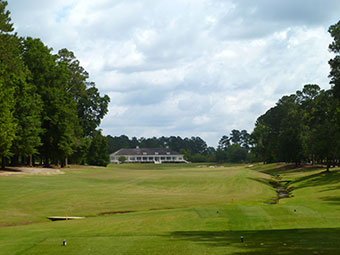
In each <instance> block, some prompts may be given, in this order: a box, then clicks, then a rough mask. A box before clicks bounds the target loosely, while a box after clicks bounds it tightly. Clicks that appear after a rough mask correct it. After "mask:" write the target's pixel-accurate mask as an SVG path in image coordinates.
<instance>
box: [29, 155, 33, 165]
mask: <svg viewBox="0 0 340 255" xmlns="http://www.w3.org/2000/svg"><path fill="white" fill-rule="evenodd" d="M29 160H30V161H29V166H30V167H32V166H33V156H32V154H30V157H29Z"/></svg>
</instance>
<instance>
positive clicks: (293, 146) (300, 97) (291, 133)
mask: <svg viewBox="0 0 340 255" xmlns="http://www.w3.org/2000/svg"><path fill="white" fill-rule="evenodd" d="M329 33H330V35H331V36H332V38H333V41H332V43H331V44H330V45H329V50H330V51H331V52H333V53H334V54H335V56H334V58H333V59H331V60H330V61H329V65H330V68H331V71H330V74H329V78H331V80H330V84H331V85H332V86H331V88H330V89H326V90H325V89H321V88H320V87H319V86H318V85H317V84H308V85H305V86H304V87H303V89H302V90H299V91H297V92H296V93H295V94H292V95H289V96H283V97H282V98H281V99H280V100H279V101H278V102H277V103H276V105H275V106H274V107H272V108H271V109H269V110H268V111H267V112H266V113H265V114H263V115H262V116H260V117H259V118H258V119H257V121H256V124H255V128H254V131H253V132H252V134H251V139H252V143H253V148H252V152H253V153H254V155H255V157H256V159H257V160H258V161H263V162H265V163H270V162H279V161H283V162H294V163H295V164H296V166H298V165H299V164H300V163H301V162H310V163H322V164H326V165H327V171H329V168H330V166H331V165H340V140H339V138H340V21H339V22H338V23H337V24H335V25H332V26H330V27H329Z"/></svg>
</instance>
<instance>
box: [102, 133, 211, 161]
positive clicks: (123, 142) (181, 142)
mask: <svg viewBox="0 0 340 255" xmlns="http://www.w3.org/2000/svg"><path fill="white" fill-rule="evenodd" d="M107 140H108V152H109V153H113V152H115V151H117V150H119V149H131V148H136V147H140V148H169V149H171V150H174V151H177V152H180V153H182V154H184V157H185V159H186V160H189V161H193V162H214V161H215V148H213V147H208V146H207V143H206V142H205V141H204V140H203V139H202V138H200V137H198V136H197V137H194V136H193V137H191V138H187V137H186V138H181V137H180V136H170V137H164V136H162V137H159V138H157V137H151V138H145V137H141V138H136V137H132V138H131V139H130V138H129V137H128V136H126V135H121V136H115V137H112V136H110V135H108V136H107Z"/></svg>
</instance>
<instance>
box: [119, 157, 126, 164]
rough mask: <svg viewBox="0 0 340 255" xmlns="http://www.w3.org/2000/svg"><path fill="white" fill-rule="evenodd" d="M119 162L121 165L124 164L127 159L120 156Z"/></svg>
mask: <svg viewBox="0 0 340 255" xmlns="http://www.w3.org/2000/svg"><path fill="white" fill-rule="evenodd" d="M118 160H119V162H120V163H124V162H125V161H126V157H124V156H120V157H119V159H118Z"/></svg>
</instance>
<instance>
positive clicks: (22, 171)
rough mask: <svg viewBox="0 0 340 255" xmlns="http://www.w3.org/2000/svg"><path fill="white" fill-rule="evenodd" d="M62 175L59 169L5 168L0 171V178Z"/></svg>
mask: <svg viewBox="0 0 340 255" xmlns="http://www.w3.org/2000/svg"><path fill="white" fill-rule="evenodd" d="M54 174H64V172H63V171H61V170H60V169H55V168H42V167H6V169H5V170H0V177H2V176H14V175H54Z"/></svg>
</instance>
